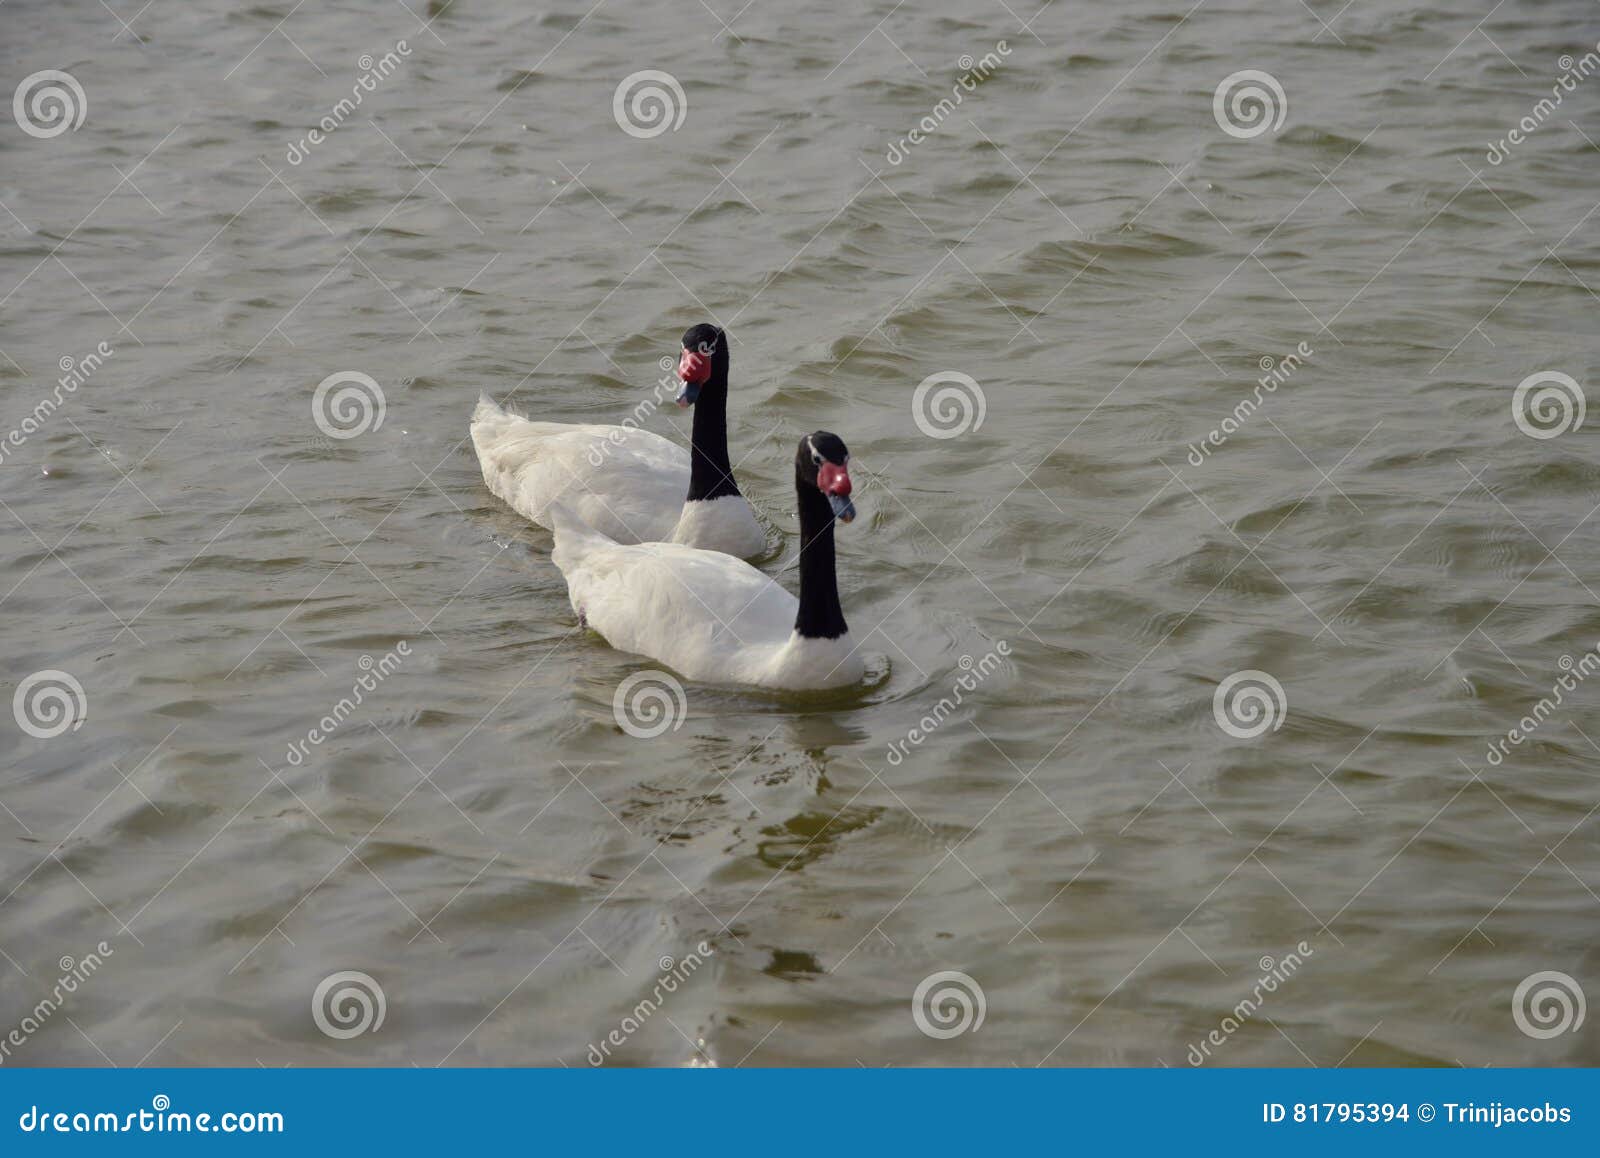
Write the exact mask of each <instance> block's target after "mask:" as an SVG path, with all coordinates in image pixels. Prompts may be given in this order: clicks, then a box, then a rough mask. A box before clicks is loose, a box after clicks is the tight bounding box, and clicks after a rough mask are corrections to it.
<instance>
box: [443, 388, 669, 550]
mask: <svg viewBox="0 0 1600 1158" xmlns="http://www.w3.org/2000/svg"><path fill="white" fill-rule="evenodd" d="M471 433H472V442H473V446H474V448H475V449H476V450H477V452H478V461H479V463H480V465H481V466H482V468H483V479H484V482H485V483H486V484H487V485H488V487H489V489H490V490H491V491H493V492H494V493H495V494H496V495H498V496H499V497H500V498H501V499H503V500H504V501H505V502H506V503H508V504H509V505H510V506H511V507H513V508H514V509H515V510H516V511H517V512H518V513H519V514H521V515H522V516H523V517H525V518H528V519H531V520H532V521H534V522H536V523H538V524H540V525H541V526H549V525H550V522H549V515H548V508H549V506H550V504H551V503H552V502H557V501H560V502H564V503H566V504H567V505H568V506H570V507H571V508H572V509H573V510H574V511H575V512H576V513H577V514H578V515H580V516H581V517H582V518H583V519H585V520H586V521H587V522H589V523H590V524H592V525H593V526H595V527H596V528H598V529H600V530H602V531H604V532H605V533H606V534H608V535H610V536H611V537H613V538H615V539H618V540H619V541H622V542H637V541H640V540H650V539H664V538H667V537H668V536H670V535H671V534H672V530H673V528H674V527H675V526H676V525H677V521H678V515H679V512H680V509H681V508H682V505H683V498H684V494H685V492H686V491H687V490H688V486H689V452H688V451H686V450H684V449H683V448H682V447H680V446H678V445H677V444H676V443H673V442H670V441H668V440H667V439H665V438H662V437H661V436H660V435H658V434H653V433H651V432H650V431H648V430H638V429H634V428H630V427H626V426H604V425H582V426H573V425H564V424H560V423H552V422H530V421H529V420H528V419H526V418H519V417H517V416H516V415H510V414H506V413H504V412H503V411H498V410H489V409H487V408H486V407H485V405H484V404H483V403H480V404H479V410H478V413H477V414H476V415H475V416H474V421H473V423H472V428H471Z"/></svg>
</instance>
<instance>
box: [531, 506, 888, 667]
mask: <svg viewBox="0 0 1600 1158" xmlns="http://www.w3.org/2000/svg"><path fill="white" fill-rule="evenodd" d="M551 516H552V521H553V522H554V523H555V528H554V529H555V550H554V551H553V552H552V554H551V558H552V559H553V560H554V561H555V565H556V566H557V567H559V568H560V569H561V573H562V575H564V576H565V577H566V580H567V594H568V596H569V598H570V599H571V600H572V609H573V610H574V611H576V612H577V613H578V616H579V618H581V619H583V620H584V621H585V622H586V623H587V624H588V625H589V626H590V627H592V628H594V629H595V630H596V631H598V632H599V633H600V634H601V635H603V636H604V637H605V639H606V642H607V643H609V644H611V646H612V647H615V648H618V649H619V650H621V651H631V652H636V653H638V654H640V655H647V656H649V657H650V658H651V659H654V660H658V661H659V662H661V663H664V664H666V665H667V666H668V667H671V668H672V669H673V670H675V671H677V672H679V673H680V674H682V675H684V676H687V677H688V678H689V679H691V680H697V681H701V682H705V683H715V684H751V685H755V686H757V687H767V688H782V689H788V690H793V691H802V690H807V689H813V688H834V687H843V686H845V685H847V684H853V683H858V682H860V680H861V678H862V676H863V675H864V673H865V665H864V664H863V662H862V659H861V656H860V655H859V654H857V652H856V651H855V648H854V646H853V645H852V643H851V642H850V636H849V633H848V632H846V633H845V634H844V635H841V636H839V637H838V638H836V639H808V638H805V637H802V636H800V635H798V634H797V633H796V632H795V630H794V622H795V613H796V611H797V609H798V607H799V601H798V600H797V599H796V598H795V597H794V596H793V595H791V594H789V592H788V591H786V590H784V589H783V588H782V587H780V586H779V585H778V584H777V583H775V582H773V581H772V580H771V579H769V578H767V577H766V576H765V575H763V574H762V573H761V572H760V571H757V570H756V569H755V568H754V567H752V566H750V565H749V564H748V563H746V562H744V561H743V560H740V559H735V558H732V557H730V556H728V555H724V554H717V553H716V552H713V551H703V550H696V549H695V548H693V547H687V546H683V545H681V544H678V543H641V544H637V545H631V546H630V545H625V544H621V543H618V542H616V541H615V540H613V539H611V538H609V537H608V536H606V535H604V534H602V533H600V532H599V531H597V530H595V529H594V528H593V527H592V526H586V525H584V524H583V523H582V522H580V521H579V520H578V519H576V518H574V517H573V516H572V515H571V514H569V513H567V512H564V511H563V510H562V508H561V507H559V506H557V507H554V508H552V510H551Z"/></svg>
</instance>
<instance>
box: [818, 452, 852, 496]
mask: <svg viewBox="0 0 1600 1158" xmlns="http://www.w3.org/2000/svg"><path fill="white" fill-rule="evenodd" d="M817 489H818V490H820V491H821V492H822V493H823V494H825V495H837V496H839V497H840V498H843V497H845V496H846V495H848V494H849V493H850V472H849V471H848V470H846V469H845V468H844V467H842V466H838V465H836V464H834V463H831V462H827V461H824V462H823V463H822V465H821V466H819V467H817Z"/></svg>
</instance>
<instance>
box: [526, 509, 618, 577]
mask: <svg viewBox="0 0 1600 1158" xmlns="http://www.w3.org/2000/svg"><path fill="white" fill-rule="evenodd" d="M544 513H545V517H546V518H547V519H549V522H550V530H551V531H552V532H553V533H554V534H555V545H554V547H553V548H552V549H551V551H550V559H551V561H552V562H553V563H555V565H556V567H557V568H558V569H559V570H560V571H561V572H562V573H563V574H569V573H570V569H571V568H575V567H578V566H580V565H581V564H582V562H583V559H584V557H585V556H586V555H588V554H589V552H591V551H594V550H597V549H599V548H601V547H614V546H616V542H615V540H613V539H610V538H607V537H606V536H605V535H604V534H603V533H601V532H600V531H597V530H595V529H594V528H593V527H591V526H590V525H589V524H588V522H586V521H585V520H584V519H583V517H582V516H581V515H579V514H577V513H576V512H575V511H573V510H572V508H571V507H569V506H567V504H566V503H564V502H561V501H560V500H552V501H551V503H550V504H549V506H547V507H546V508H545V512H544Z"/></svg>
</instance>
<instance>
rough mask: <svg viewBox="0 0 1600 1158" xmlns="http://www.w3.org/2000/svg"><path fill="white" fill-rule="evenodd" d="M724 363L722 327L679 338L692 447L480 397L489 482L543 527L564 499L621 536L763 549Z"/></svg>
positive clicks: (482, 456)
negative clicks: (743, 484) (736, 468)
mask: <svg viewBox="0 0 1600 1158" xmlns="http://www.w3.org/2000/svg"><path fill="white" fill-rule="evenodd" d="M728 364H729V358H728V337H727V334H725V333H724V332H723V331H722V330H721V329H720V328H718V327H717V326H713V325H706V324H702V325H698V326H691V327H690V328H689V330H688V331H687V332H686V333H685V334H684V335H683V350H682V353H681V354H680V356H679V359H678V377H679V379H680V380H681V381H682V383H683V389H682V391H681V392H680V393H679V394H678V397H677V402H678V405H679V406H693V407H694V427H693V431H692V433H691V436H690V448H689V450H688V451H685V450H684V449H683V448H682V447H681V446H679V445H677V444H676V443H674V442H670V441H668V440H667V439H665V438H662V437H661V436H660V435H659V434H652V433H651V432H650V431H648V430H641V429H639V428H637V427H633V426H625V425H623V426H616V425H599V424H595V425H583V424H572V423H561V422H534V421H530V420H529V419H527V418H523V417H522V416H521V415H517V414H511V413H508V412H507V411H505V410H504V409H502V408H501V407H500V406H499V405H497V404H496V403H495V402H494V401H493V400H492V399H490V398H489V397H487V396H484V397H481V398H479V399H478V407H477V409H476V410H474V411H473V414H472V427H471V433H472V445H473V448H474V449H475V450H476V451H477V452H478V464H479V465H480V466H481V467H482V468H483V481H484V482H485V483H486V484H488V487H489V489H490V490H491V491H493V492H494V493H495V494H496V495H497V496H499V497H500V498H501V499H503V500H505V502H506V503H508V504H509V505H510V506H511V507H512V508H513V509H514V510H515V511H516V512H517V513H518V514H520V515H522V516H523V517H524V518H527V519H531V520H532V521H533V522H535V523H538V524H539V525H540V526H542V527H551V521H550V511H551V507H552V504H553V503H556V502H558V501H559V502H560V503H561V504H562V505H564V506H565V507H566V508H567V509H568V510H570V511H571V512H572V513H573V514H575V515H577V516H578V517H579V518H580V519H582V520H583V521H584V522H586V523H588V524H589V525H590V526H591V527H593V528H595V529H596V530H598V531H599V532H601V533H602V534H604V535H605V536H606V537H607V538H610V539H612V540H614V541H616V542H618V543H654V542H671V543H682V544H684V545H685V546H689V547H699V548H703V549H705V550H707V551H722V552H724V553H726V554H729V555H737V556H738V557H739V558H741V559H743V558H749V557H752V556H755V555H761V554H764V553H765V552H766V549H767V534H766V531H765V530H764V529H763V527H762V525H761V523H760V521H759V520H758V519H757V518H756V515H755V512H754V511H753V510H751V509H750V504H749V502H748V501H747V500H746V499H745V497H744V496H743V495H742V494H740V493H739V485H738V484H737V483H736V482H734V480H733V467H732V466H731V465H730V464H729V462H728Z"/></svg>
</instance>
